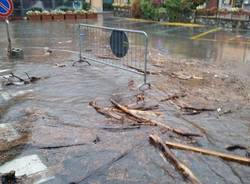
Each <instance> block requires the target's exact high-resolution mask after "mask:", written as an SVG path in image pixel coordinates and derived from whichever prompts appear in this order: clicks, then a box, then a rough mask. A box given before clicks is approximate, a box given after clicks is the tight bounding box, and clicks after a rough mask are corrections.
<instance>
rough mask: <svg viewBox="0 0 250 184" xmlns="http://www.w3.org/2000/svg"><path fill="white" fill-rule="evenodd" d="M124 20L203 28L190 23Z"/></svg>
mask: <svg viewBox="0 0 250 184" xmlns="http://www.w3.org/2000/svg"><path fill="white" fill-rule="evenodd" d="M126 20H130V21H136V22H148V23H158V24H160V25H165V26H179V27H205V26H204V25H201V24H192V23H182V22H159V21H153V20H144V19H135V18H126Z"/></svg>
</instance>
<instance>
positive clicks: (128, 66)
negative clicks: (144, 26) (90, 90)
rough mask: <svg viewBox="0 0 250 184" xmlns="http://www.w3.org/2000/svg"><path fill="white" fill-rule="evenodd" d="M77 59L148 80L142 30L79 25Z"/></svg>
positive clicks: (145, 44) (146, 41) (144, 40)
mask: <svg viewBox="0 0 250 184" xmlns="http://www.w3.org/2000/svg"><path fill="white" fill-rule="evenodd" d="M79 39H80V40H79V43H80V62H87V63H89V64H90V62H92V61H93V62H98V63H101V64H105V65H109V66H112V67H116V68H119V69H123V70H126V71H130V72H134V73H137V74H140V75H143V76H144V85H145V84H148V83H147V61H148V59H147V57H148V36H147V34H146V33H145V32H143V31H138V30H129V29H117V28H111V27H103V26H95V25H88V24H80V25H79Z"/></svg>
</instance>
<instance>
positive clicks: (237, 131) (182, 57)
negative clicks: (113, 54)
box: [0, 15, 250, 184]
mask: <svg viewBox="0 0 250 184" xmlns="http://www.w3.org/2000/svg"><path fill="white" fill-rule="evenodd" d="M79 23H80V22H70V21H69V22H67V21H65V22H46V23H41V22H30V21H15V22H11V23H10V30H11V36H12V42H13V46H14V47H19V48H22V49H23V50H24V59H19V60H18V59H17V60H10V59H8V58H7V56H6V53H7V49H6V48H7V40H6V35H5V34H6V33H5V25H4V23H3V22H0V75H1V91H0V118H1V121H0V173H4V172H9V171H10V168H12V165H15V166H17V165H19V166H20V167H19V168H18V169H17V170H16V176H21V175H23V174H27V175H28V176H27V178H26V179H24V183H46V184H50V183H53V184H54V183H55V184H62V183H65V184H68V183H91V184H92V183H93V184H94V183H95V184H99V183H100V184H101V183H102V184H104V183H109V184H110V183H112V184H115V183H117V184H118V183H124V184H125V183H129V184H130V183H141V184H145V183H148V184H149V183H155V184H160V183H188V180H184V179H183V177H182V176H181V175H180V174H179V173H178V172H176V170H175V168H174V167H173V166H172V165H171V164H169V163H168V161H166V160H163V159H162V156H161V155H160V154H159V151H158V150H156V149H154V148H153V146H150V144H149V143H148V137H149V135H150V134H154V133H156V134H157V133H158V134H161V137H163V138H164V140H171V141H174V142H179V143H185V144H189V145H193V146H197V147H201V148H207V149H211V150H215V151H220V152H223V153H228V154H233V155H239V156H242V157H246V158H247V157H249V156H250V113H249V112H250V103H249V100H250V96H249V94H250V88H249V86H250V85H249V84H250V72H249V71H250V65H249V62H250V52H249V51H250V47H249V44H250V32H249V31H243V30H238V31H236V30H224V29H215V28H213V27H183V26H170V25H162V24H158V23H155V22H141V21H136V20H132V19H122V18H114V17H112V16H109V15H105V16H99V18H98V20H88V21H84V20H83V21H82V22H81V23H88V24H96V25H104V26H113V27H121V28H129V29H138V30H143V31H146V32H147V33H148V35H149V71H150V72H151V75H150V82H151V84H152V89H151V90H146V91H145V94H144V95H145V102H146V103H149V104H157V107H158V109H157V110H156V111H153V112H155V114H156V116H154V118H155V119H156V120H157V121H161V122H164V123H165V124H166V125H168V126H171V127H174V128H180V129H182V130H183V131H186V132H193V133H197V134H201V135H202V136H201V137H195V138H192V139H190V138H189V137H181V136H179V135H176V134H175V133H173V132H171V131H170V132H168V131H167V132H166V131H165V130H162V128H161V127H158V126H147V125H146V124H145V125H140V126H135V125H133V126H132V125H131V126H129V127H127V125H126V121H125V120H126V114H125V115H123V116H122V118H121V122H122V124H121V123H120V124H119V123H117V120H112V119H111V118H107V117H105V116H103V115H101V114H99V113H97V112H96V110H95V109H94V108H93V107H91V105H89V102H91V101H95V102H96V103H97V104H98V105H99V106H100V107H109V108H110V107H111V103H110V99H111V98H112V99H118V100H119V101H120V102H121V103H122V104H126V105H128V104H131V103H135V102H136V100H135V97H137V95H138V94H140V93H141V92H140V91H139V90H138V88H137V86H139V85H140V84H141V83H142V82H143V78H142V76H140V75H136V74H134V73H130V72H126V71H122V70H118V69H115V68H112V67H109V66H105V65H101V64H93V65H91V66H88V65H87V64H86V63H77V64H76V66H74V67H73V66H72V63H73V62H74V61H77V60H78V59H79V46H78V45H79V43H78V42H79V38H78V36H79V35H78V32H77V29H78V27H77V26H78V24H79ZM211 30H213V31H211ZM11 72H12V73H13V74H15V75H16V76H19V77H21V78H22V79H25V80H28V79H29V77H32V76H33V77H37V78H39V80H37V81H35V82H30V83H28V84H26V85H24V84H20V85H18V83H15V84H14V85H12V84H11V85H6V76H7V75H9V74H10V73H11ZM26 73H27V74H26ZM18 82H19V83H20V82H22V81H18ZM173 95H177V97H172V98H169V99H166V98H168V97H171V96H173ZM142 101H144V99H143V100H142ZM137 105H138V104H137ZM185 107H196V108H197V109H198V110H199V109H203V110H204V111H203V110H201V112H198V113H197V109H196V110H194V109H191V111H188V110H190V109H188V108H185ZM205 108H207V109H205ZM150 112H151V111H150ZM190 112H191V113H190ZM119 113H120V111H119ZM192 113H193V114H192ZM124 118H125V120H124ZM136 125H137V124H136ZM124 127H125V128H124ZM230 145H243V146H244V147H245V149H235V150H233V151H232V150H231V151H229V150H228V149H226V147H228V146H230ZM172 152H173V153H174V154H175V155H176V157H178V158H179V159H181V160H182V161H183V162H184V163H185V164H186V165H187V166H188V167H189V168H190V169H191V170H192V172H193V173H195V175H196V176H197V177H198V178H199V180H200V181H201V183H206V184H209V183H218V184H219V183H225V184H227V183H232V184H238V183H242V184H247V183H249V182H250V167H249V165H244V164H240V163H235V162H231V161H225V160H223V159H220V158H217V157H211V156H205V155H202V154H197V153H193V152H189V151H181V150H174V149H173V150H172ZM18 159H19V160H18ZM13 160H15V162H14V163H13ZM17 163H18V164H17ZM25 164H26V165H25ZM30 166H32V167H30ZM28 168H30V169H28Z"/></svg>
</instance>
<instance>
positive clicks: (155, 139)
mask: <svg viewBox="0 0 250 184" xmlns="http://www.w3.org/2000/svg"><path fill="white" fill-rule="evenodd" d="M149 142H150V144H152V145H153V146H155V147H156V148H158V149H159V150H160V151H161V152H162V153H163V155H164V157H165V158H166V159H167V160H168V161H169V162H170V163H171V164H172V165H173V166H174V167H175V169H176V170H177V171H178V172H179V173H180V174H181V175H182V176H183V177H184V178H187V179H188V180H189V181H190V182H191V183H193V184H200V181H199V180H198V179H197V178H196V176H195V175H194V174H193V173H192V171H191V170H190V169H189V168H188V167H187V166H186V165H184V164H183V163H182V162H181V161H179V160H178V159H177V157H176V156H175V155H174V154H173V152H172V151H171V150H170V149H169V148H168V147H167V146H166V145H165V144H164V143H163V141H162V140H161V138H160V137H159V136H157V135H150V136H149Z"/></svg>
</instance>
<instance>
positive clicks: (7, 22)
mask: <svg viewBox="0 0 250 184" xmlns="http://www.w3.org/2000/svg"><path fill="white" fill-rule="evenodd" d="M5 23H6V31H7V39H8V55H10V53H11V50H12V47H11V38H10V31H9V24H10V23H9V20H8V18H6V19H5Z"/></svg>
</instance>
